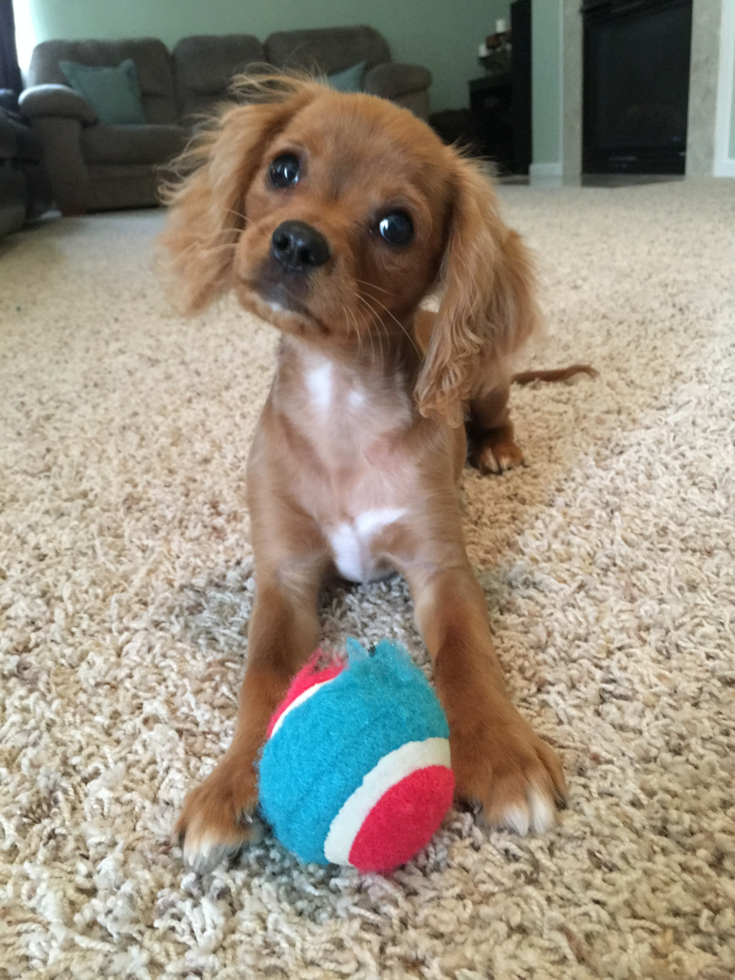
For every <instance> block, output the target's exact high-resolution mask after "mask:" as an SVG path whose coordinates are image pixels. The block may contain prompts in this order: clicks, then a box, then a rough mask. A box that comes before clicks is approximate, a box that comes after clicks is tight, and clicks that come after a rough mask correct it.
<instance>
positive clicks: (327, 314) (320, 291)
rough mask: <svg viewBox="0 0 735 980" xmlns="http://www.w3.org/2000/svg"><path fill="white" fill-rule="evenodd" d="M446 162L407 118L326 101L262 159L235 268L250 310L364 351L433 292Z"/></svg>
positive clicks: (375, 103)
mask: <svg viewBox="0 0 735 980" xmlns="http://www.w3.org/2000/svg"><path fill="white" fill-rule="evenodd" d="M446 156H447V151H446V149H445V147H444V146H443V145H442V144H441V142H440V141H439V139H438V138H437V137H436V136H435V135H434V134H433V133H432V132H431V130H429V129H428V127H426V126H424V125H423V124H421V123H420V122H419V121H418V120H417V119H414V117H413V116H411V115H410V114H409V113H407V112H400V111H399V110H397V109H396V108H395V107H394V106H392V105H391V104H390V103H389V102H386V101H383V100H379V99H374V98H369V97H366V96H362V97H354V98H351V99H349V98H348V99H345V98H343V97H341V96H339V95H338V94H336V93H332V92H330V91H328V90H321V91H320V93H319V95H318V96H317V97H316V98H315V99H314V100H313V101H312V102H310V103H309V104H307V105H306V106H305V107H304V108H303V109H302V110H301V111H300V112H298V113H297V114H296V115H295V116H294V117H293V118H292V119H290V120H289V121H288V122H287V123H286V125H285V126H284V128H283V130H282V131H281V132H279V133H278V135H277V136H275V138H273V139H272V140H271V141H270V142H268V143H267V144H266V145H265V146H264V147H263V155H262V158H261V159H260V161H259V165H258V167H257V169H256V171H255V173H254V176H253V179H252V183H251V184H250V186H249V187H248V189H247V191H246V193H245V195H244V211H245V214H246V215H247V224H246V226H245V228H244V229H243V231H242V234H241V235H240V238H239V240H238V242H237V245H236V249H235V255H234V259H233V269H232V273H233V282H234V288H235V289H236V291H237V295H238V297H239V299H240V302H241V303H242V304H243V306H245V307H247V308H249V309H251V310H252V311H253V312H255V313H257V314H258V315H260V316H262V317H264V318H265V319H267V320H268V321H270V322H271V323H272V324H273V325H274V326H276V327H279V328H280V329H282V330H284V331H287V332H295V333H298V334H300V335H302V336H305V337H307V338H310V339H312V340H313V341H314V342H316V343H319V342H326V343H327V344H332V343H346V344H359V343H361V342H364V340H365V338H366V336H367V335H368V334H369V333H370V331H373V330H375V329H377V321H378V320H380V321H381V322H382V323H383V324H384V327H383V329H386V330H388V331H392V330H394V329H395V330H398V329H400V328H399V327H398V325H397V322H396V321H401V320H405V318H406V317H407V316H409V315H410V314H412V312H413V311H414V310H415V308H416V306H417V304H418V302H419V301H420V300H421V298H422V297H423V296H424V295H425V293H426V292H427V291H428V289H429V288H430V287H431V285H432V283H433V282H434V281H435V280H436V278H437V274H438V271H439V263H440V261H441V256H442V252H443V247H444V242H445V239H446V231H447V219H448V214H449V206H450V197H451V184H450V178H449V170H448V166H447V161H446V159H445V158H446Z"/></svg>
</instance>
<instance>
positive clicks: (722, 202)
mask: <svg viewBox="0 0 735 980" xmlns="http://www.w3.org/2000/svg"><path fill="white" fill-rule="evenodd" d="M502 197H503V200H504V204H505V209H506V214H507V217H508V219H509V220H510V221H511V222H512V223H514V224H515V225H516V226H517V227H519V228H520V229H521V230H522V231H523V232H524V233H525V234H526V235H527V237H528V239H529V241H530V242H531V244H532V245H533V246H534V247H535V249H536V250H537V252H538V254H539V261H540V264H541V269H542V278H543V286H544V306H545V309H546V310H547V312H548V317H549V324H550V336H549V339H548V340H547V341H546V342H545V344H544V346H543V347H542V348H541V349H540V350H538V351H536V352H535V353H534V354H533V355H532V356H531V357H530V358H529V360H528V363H529V364H535V365H537V366H555V365H564V364H566V363H569V362H571V361H589V362H591V363H592V364H594V365H596V366H597V367H598V368H599V370H600V377H599V379H598V380H596V381H592V380H590V379H589V378H587V377H579V378H577V379H575V380H574V381H573V382H568V383H566V384H561V385H557V386H542V385H536V386H532V387H530V388H528V389H523V390H518V391H517V392H516V393H515V395H514V403H515V416H516V420H517V426H518V432H519V437H520V441H521V442H522V445H523V446H524V448H525V451H526V455H527V459H528V464H529V465H528V467H527V468H526V469H523V470H520V471H518V472H514V473H511V474H509V475H507V476H505V477H502V478H488V479H481V478H480V477H478V475H477V474H476V473H474V472H470V471H467V473H466V476H465V490H466V497H467V502H468V509H467V515H466V532H467V539H468V544H469V549H470V553H471V557H472V561H473V563H474V565H475V567H476V569H477V574H478V575H479V577H480V579H481V581H482V583H483V585H484V588H485V590H486V594H487V601H488V605H489V608H490V612H491V616H492V623H493V628H494V632H495V637H496V640H497V646H498V650H499V654H500V657H501V659H502V661H503V663H504V665H505V668H506V671H507V676H508V679H509V685H510V689H511V691H512V695H513V697H514V699H515V701H516V702H517V704H518V705H519V706H520V708H521V710H522V711H523V712H524V713H525V715H526V716H527V717H528V718H529V719H531V720H532V721H533V723H534V724H535V725H536V727H537V729H538V730H539V731H540V732H541V733H542V734H543V735H544V736H545V737H546V738H548V740H549V741H550V742H551V743H553V744H554V745H555V746H557V748H558V749H559V751H560V753H561V755H562V757H563V759H564V762H565V764H566V768H567V772H568V776H569V784H570V791H571V792H570V800H569V809H568V810H567V811H566V812H565V813H564V814H562V816H561V819H560V822H559V825H558V827H557V828H556V829H555V830H554V831H553V832H551V833H549V834H547V835H546V836H543V837H538V838H530V839H525V840H524V839H521V838H518V837H516V836H513V835H512V834H509V833H490V832H488V831H486V830H484V829H481V828H480V827H478V826H476V825H475V823H474V821H473V818H472V815H471V814H469V813H462V812H452V813H451V814H450V816H449V817H448V819H447V820H446V823H445V825H444V827H443V828H442V830H441V832H440V833H439V834H438V835H437V837H436V838H435V840H434V842H433V843H432V845H431V846H430V847H429V848H427V850H426V851H425V852H424V853H422V854H421V855H420V857H419V858H418V859H417V860H416V861H414V862H413V863H411V864H410V865H409V866H407V867H405V868H403V869H402V870H400V871H398V872H397V873H396V874H395V875H393V876H391V877H381V876H371V877H364V878H363V877H360V876H359V875H358V874H357V873H352V872H351V871H344V870H340V869H338V868H334V867H330V868H328V869H323V868H317V867H313V866H310V867H302V866H300V865H299V863H298V862H297V861H296V860H294V859H293V858H291V857H290V856H289V855H288V854H287V853H285V852H284V850H282V848H281V847H280V846H279V845H278V844H277V843H275V842H274V841H273V840H272V839H270V838H268V839H266V840H265V841H264V842H263V843H262V844H260V845H258V846H255V847H253V848H252V849H250V850H249V851H246V852H245V853H244V854H243V855H242V856H241V858H239V859H238V860H237V862H236V863H234V864H233V865H232V866H231V867H221V868H219V869H218V870H217V871H216V872H214V873H213V874H211V875H209V876H207V877H204V878H198V877H197V876H196V875H195V874H193V873H186V872H185V871H184V870H183V869H182V865H181V860H180V857H181V855H180V851H179V849H178V848H177V847H176V846H172V845H171V843H170V833H171V828H172V825H173V823H174V819H175V817H176V813H177V811H178V809H179V806H180V805H181V802H182V799H183V797H184V794H185V793H186V791H187V790H188V789H189V788H191V787H192V786H194V785H195V784H196V783H197V782H198V781H199V780H200V779H201V778H202V777H203V776H204V775H205V774H206V773H207V772H209V771H210V769H211V768H212V767H213V766H214V764H215V762H216V761H217V759H218V758H219V757H220V756H221V754H222V752H223V751H224V749H225V747H226V746H227V744H228V741H229V739H230V737H231V734H232V731H233V721H234V716H235V708H236V694H237V690H238V687H239V683H240V679H241V677H242V674H243V666H244V658H245V656H246V655H247V625H248V616H249V612H250V608H251V601H252V595H253V577H252V565H251V555H250V548H249V544H248V540H249V539H248V516H247V513H246V511H245V507H244V503H243V471H244V466H245V459H246V456H247V452H248V445H249V442H250V437H251V434H252V431H253V426H254V424H255V420H256V418H257V415H258V411H259V408H260V405H261V403H262V402H263V399H264V397H265V394H266V390H267V387H268V383H269V376H270V369H271V363H272V359H273V348H274V341H275V336H274V334H273V333H272V332H271V330H270V328H267V327H265V326H264V325H261V324H259V323H258V322H256V321H254V320H253V319H252V318H251V317H248V316H245V315H243V314H242V313H240V312H239V311H238V310H237V309H236V308H235V306H234V305H232V304H225V305H224V306H223V307H222V309H220V310H217V311H212V312H211V313H210V314H207V315H206V316H205V317H204V318H202V319H200V320H197V321H194V322H181V321H180V320H179V319H177V318H176V317H175V316H174V315H172V313H171V312H169V310H168V309H167V307H166V304H165V301H164V298H163V295H162V290H161V288H160V285H159V283H158V282H157V280H156V278H155V277H154V274H153V272H152V269H151V253H152V243H153V240H154V237H155V235H156V233H157V232H158V230H159V229H160V227H161V220H162V219H161V216H160V214H157V213H137V214H129V215H120V214H118V215H108V216H97V217H89V218H84V219H71V220H56V221H51V222H48V223H47V224H46V225H44V226H43V227H40V228H36V229H32V230H29V231H26V232H24V233H23V234H20V235H17V236H15V237H14V238H12V239H8V240H5V241H4V242H2V243H0V630H1V638H0V672H1V680H0V684H1V690H0V693H1V702H0V906H1V908H2V915H1V916H0V978H4V980H7V978H16V977H33V978H39V980H41V978H52V977H53V978H56V977H58V978H72V977H73V978H74V980H99V978H113V977H114V978H117V977H133V978H138V980H147V978H156V977H187V978H195V977H202V978H218V980H240V978H242V980H251V978H257V980H259V978H275V980H279V978H304V980H336V978H345V977H351V978H356V980H369V978H376V980H378V978H379V980H404V978H425V980H491V978H492V980H588V978H605V980H607V978H614V980H629V978H630V980H632V978H639V977H640V978H654V980H687V978H697V980H730V978H732V977H733V976H735V753H734V752H733V748H734V745H735V697H734V694H735V686H734V685H735V663H734V654H735V635H734V633H733V629H734V626H735V616H734V615H733V610H734V608H735V605H734V604H735V482H734V481H735V471H734V466H733V463H734V450H733V438H734V435H735V313H734V311H735V183H733V182H732V181H720V182H710V183H701V184H698V183H669V184H657V185H652V186H639V187H632V188H617V189H613V190H610V189H591V188H590V189H569V190H563V191H558V192H542V191H535V190H532V189H528V188H518V187H515V188H513V187H511V188H504V189H503V191H502ZM324 623H325V625H324V632H325V636H326V637H327V638H328V639H329V640H331V641H332V642H334V643H341V642H342V641H343V639H344V637H345V636H346V635H347V634H353V635H355V636H357V637H359V638H362V639H364V640H367V641H373V640H375V639H377V638H379V637H381V636H388V637H391V638H393V639H395V640H398V641H400V642H401V643H403V644H405V645H406V646H407V647H408V648H409V650H410V651H411V652H412V653H413V654H414V655H415V656H416V657H417V658H418V659H419V661H421V662H422V663H425V660H426V658H425V654H424V651H423V649H422V647H421V644H420V642H419V640H418V638H417V634H416V632H415V629H414V627H413V624H412V610H411V601H410V598H409V595H408V593H407V590H406V588H405V586H404V585H403V583H402V582H401V581H399V580H390V581H388V582H387V583H383V584H377V585H373V586H370V587H365V588H355V589H353V590H343V591H337V592H335V593H333V594H331V595H329V596H328V597H327V598H326V600H325V605H324Z"/></svg>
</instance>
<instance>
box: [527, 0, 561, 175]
mask: <svg viewBox="0 0 735 980" xmlns="http://www.w3.org/2000/svg"><path fill="white" fill-rule="evenodd" d="M561 15H562V10H561V3H560V0H532V6H531V16H532V18H533V21H532V23H533V31H532V36H531V58H532V65H533V67H532V82H533V89H532V100H533V109H532V115H533V162H534V163H560V162H561V158H562V147H561V111H562V88H561V56H562V17H561Z"/></svg>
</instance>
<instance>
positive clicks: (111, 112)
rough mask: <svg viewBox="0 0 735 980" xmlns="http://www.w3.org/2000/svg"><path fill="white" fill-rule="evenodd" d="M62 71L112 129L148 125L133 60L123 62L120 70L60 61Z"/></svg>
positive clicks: (101, 120) (118, 67) (103, 121)
mask: <svg viewBox="0 0 735 980" xmlns="http://www.w3.org/2000/svg"><path fill="white" fill-rule="evenodd" d="M59 68H61V70H62V71H63V73H64V74H65V75H66V77H67V79H68V80H69V84H70V85H71V87H72V88H73V89H74V90H75V91H77V92H79V94H80V95H83V96H84V98H85V99H86V100H87V102H89V104H90V105H91V106H92V108H93V109H94V111H95V112H96V113H97V115H98V117H99V120H100V122H101V123H105V124H106V125H108V126H120V125H126V124H127V125H138V126H142V125H143V124H144V123H145V113H144V112H143V103H142V102H141V99H140V88H139V86H138V75H137V73H136V71H135V63H134V61H133V60H132V58H126V59H125V61H121V62H120V64H119V65H118V66H117V68H96V67H95V68H93V67H92V66H91V65H79V64H77V63H76V62H75V61H60V62H59Z"/></svg>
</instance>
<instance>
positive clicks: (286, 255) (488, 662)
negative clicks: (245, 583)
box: [163, 78, 565, 871]
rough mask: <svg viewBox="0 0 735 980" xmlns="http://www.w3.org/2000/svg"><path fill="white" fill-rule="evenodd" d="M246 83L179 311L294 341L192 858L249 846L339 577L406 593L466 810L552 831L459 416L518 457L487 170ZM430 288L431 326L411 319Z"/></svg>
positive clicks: (255, 505)
mask: <svg viewBox="0 0 735 980" xmlns="http://www.w3.org/2000/svg"><path fill="white" fill-rule="evenodd" d="M241 87H242V89H243V90H244V92H245V93H246V94H247V96H248V98H249V99H251V100H252V99H256V100H260V101H255V102H251V103H250V104H246V105H235V106H230V107H228V108H226V109H224V110H223V111H222V113H221V114H220V116H219V117H218V119H217V120H216V122H215V123H214V125H213V126H212V127H211V128H210V129H209V130H208V131H207V132H206V133H204V134H203V135H202V136H201V137H200V139H199V141H198V143H197V144H196V145H195V147H194V148H193V149H192V150H191V151H190V152H189V154H188V157H187V162H188V164H189V165H193V166H194V168H195V169H194V170H193V172H191V173H190V175H189V176H188V177H187V178H185V179H184V180H183V181H182V182H180V183H178V184H175V185H172V186H171V187H170V188H169V191H168V194H167V198H168V202H169V204H170V205H171V213H170V217H169V221H168V226H167V229H166V231H165V232H164V236H163V242H164V245H165V246H166V248H167V249H168V252H169V255H170V259H171V268H172V271H173V274H174V277H175V282H176V288H177V293H178V297H179V299H180V301H181V306H182V308H183V310H184V312H186V313H196V312H197V311H199V310H201V309H203V308H204V307H205V306H206V305H207V304H208V303H210V302H211V301H212V300H213V299H214V298H215V297H216V296H218V295H220V294H222V293H224V292H225V291H227V290H230V289H234V290H235V293H236V295H237V297H238V299H239V301H240V303H241V304H242V306H243V307H244V308H245V309H246V310H249V311H251V312H252V313H255V314H256V315H257V316H259V317H262V318H263V319H265V320H267V321H268V322H269V323H271V324H272V325H273V326H274V327H276V328H278V329H279V330H280V331H282V334H283V337H282V340H281V346H280V352H279V357H278V364H277V368H276V374H275V378H274V381H273V386H272V388H271V392H270V395H269V397H268V401H267V403H266V406H265V408H264V410H263V414H262V416H261V419H260V423H259V426H258V429H257V432H256V434H255V439H254V442H253V446H252V450H251V454H250V460H249V464H248V504H249V507H250V513H251V517H252V529H253V549H254V552H255V561H256V577H257V597H256V602H255V608H254V610H253V615H252V620H251V623H250V633H249V644H248V658H247V668H246V672H245V680H244V683H243V686H242V691H241V693H240V708H239V715H238V723H237V730H236V733H235V737H234V739H233V742H232V745H231V746H230V748H229V749H228V751H227V753H226V754H225V756H224V758H223V759H222V761H221V762H220V763H219V765H218V766H217V768H216V769H215V770H214V772H213V773H212V774H211V775H210V776H209V777H208V778H207V779H206V780H205V782H204V783H203V784H202V785H201V786H199V787H198V788H197V789H195V790H194V791H193V792H192V793H191V794H190V795H189V796H188V798H187V800H186V803H185V806H184V810H183V813H182V814H181V817H180V819H179V823H178V830H179V833H180V837H181V839H182V840H183V846H184V856H185V859H186V861H187V862H188V863H189V864H190V865H191V866H193V867H194V868H196V869H197V870H200V871H203V870H206V869H208V868H210V867H212V866H213V864H215V863H216V862H217V861H218V860H219V859H220V858H221V857H222V856H223V855H224V854H226V853H227V852H228V851H229V850H231V849H236V848H238V847H239V846H240V845H241V844H242V843H243V842H245V841H246V840H247V839H248V838H249V836H251V834H252V833H253V820H252V816H253V812H254V810H255V807H256V805H257V780H256V770H255V768H254V763H255V762H256V758H257V755H258V751H259V749H260V747H261V744H262V742H263V739H264V733H265V729H266V725H267V722H268V719H269V717H270V715H271V713H272V711H273V709H274V707H275V706H276V704H277V702H278V700H279V699H280V698H281V697H282V695H283V694H284V692H285V690H286V688H287V686H288V683H289V679H290V678H291V676H292V675H293V673H294V672H295V671H296V670H297V669H298V668H299V667H300V666H301V664H302V663H303V662H304V660H305V658H306V657H307V656H308V655H309V654H310V653H311V651H312V650H313V649H314V648H315V647H316V646H317V644H318V641H319V635H320V627H319V621H318V618H317V599H318V594H319V589H320V586H321V584H322V582H323V580H324V578H325V576H327V575H328V574H329V573H330V572H337V573H339V574H340V575H342V576H343V577H345V578H347V579H350V580H353V581H368V580H370V579H373V578H376V577H379V576H381V575H385V574H388V573H390V572H391V571H393V570H397V571H399V572H401V573H402V574H403V575H404V576H405V577H406V579H407V580H408V583H409V585H410V588H411V592H412V595H413V599H414V603H415V610H416V620H417V623H418V626H419V628H420V630H421V635H422V637H423V639H424V641H425V643H426V645H427V647H428V649H429V652H430V654H431V656H432V659H433V663H434V676H435V682H436V687H437V690H438V693H439V696H440V698H441V701H442V703H443V705H444V708H445V710H446V713H447V717H448V720H449V726H450V730H451V751H452V766H453V768H454V772H455V776H456V782H457V790H458V794H459V796H460V797H461V798H463V799H467V800H471V801H474V802H476V803H477V804H479V805H480V806H481V807H482V812H483V814H484V816H485V818H486V819H487V820H488V821H489V822H490V823H491V824H493V825H496V826H506V827H510V828H513V829H515V830H517V831H518V832H519V833H522V834H523V833H526V832H527V831H528V830H529V829H534V830H544V829H546V828H548V827H549V826H550V825H551V824H552V823H553V820H554V814H555V804H556V803H559V802H561V801H562V800H563V797H564V791H565V786H564V776H563V774H562V768H561V765H560V764H559V761H558V759H557V757H556V755H555V754H554V752H553V751H552V750H551V749H550V748H549V747H548V745H546V744H545V743H544V742H543V741H542V740H541V739H540V738H538V737H537V736H536V735H535V734H534V732H533V731H532V729H531V727H530V726H529V725H528V723H527V722H526V721H524V719H523V718H522V717H521V716H520V714H519V713H518V711H517V710H516V709H515V708H514V707H513V705H512V704H511V703H510V701H509V699H508V696H507V694H506V692H505V688H504V685H503V679H502V676H501V671H500V667H499V664H498V661H497V658H496V656H495V653H494V651H493V645H492V641H491V637H490V626H489V622H488V614H487V609H486V604H485V598H484V595H483V593H482V590H481V588H480V586H479V584H478V582H477V580H476V578H475V576H474V575H473V572H472V569H471V567H470V564H469V561H468V559H467V555H466V553H465V547H464V543H463V540H462V522H461V518H460V511H459V505H458V492H457V489H458V482H459V478H460V474H461V472H462V467H463V465H464V461H465V455H466V438H465V430H464V427H463V425H462V422H463V419H464V418H465V415H466V413H468V412H469V413H470V415H471V418H472V420H473V426H474V436H475V443H476V446H477V452H478V453H479V458H480V459H481V460H482V459H483V458H485V459H490V458H492V460H493V461H494V465H490V466H488V467H486V468H490V469H493V468H495V469H503V468H506V467H507V466H508V465H513V463H514V462H517V461H518V460H519V459H520V452H519V451H518V450H517V447H515V445H514V443H513V438H512V429H511V428H510V423H509V421H508V417H507V400H508V387H509V384H510V380H511V377H512V375H511V369H510V359H511V356H512V355H513V354H514V353H515V352H516V351H517V350H518V348H519V347H520V346H521V345H522V344H523V342H524V341H525V340H526V339H527V338H528V337H529V336H530V335H531V333H532V332H533V331H534V329H535V327H536V325H537V322H538V311H537V307H536V302H535V297H534V281H533V273H532V269H531V264H530V261H529V256H528V253H527V251H526V249H525V247H524V245H523V243H522V242H521V239H520V238H519V236H518V235H517V234H516V233H515V232H514V231H511V230H510V229H509V228H508V227H506V225H505V224H503V222H502V220H501V219H500V217H499V215H498V211H497V202H496V198H495V194H494V192H493V189H492V187H491V185H490V183H489V182H488V180H487V179H486V177H485V175H484V173H483V172H482V169H481V167H479V166H478V165H477V164H475V163H473V162H471V161H469V160H467V159H463V158H462V157H461V156H459V155H458V154H457V153H456V152H455V151H454V150H452V149H451V148H449V147H446V146H444V145H443V144H442V143H441V141H440V140H439V139H438V137H437V136H436V135H435V134H434V133H433V132H432V131H431V130H430V129H429V127H428V126H426V125H425V124H424V123H422V122H420V121H419V120H418V119H416V118H415V117H414V116H413V115H411V113H410V112H408V111H407V110H404V109H400V108H398V107H397V106H395V105H393V104H391V103H390V102H387V101H384V100H382V99H379V98H376V97H373V96H368V95H345V94H341V93H337V92H333V91H331V90H330V89H328V88H325V87H323V86H322V85H320V84H318V83H316V82H314V81H310V80H305V79H289V78H281V79H270V80H266V81H261V82H253V81H249V80H247V79H245V80H243V81H242V83H241ZM437 288H440V290H441V301H440V306H439V310H438V313H437V314H436V316H435V317H433V316H432V315H431V314H417V309H418V306H419V304H420V302H421V301H422V300H423V299H424V298H425V297H426V296H427V294H429V293H430V292H432V291H433V290H435V289H437ZM422 341H423V342H424V343H422ZM424 348H425V353H422V350H423V349H424ZM516 454H517V455H516Z"/></svg>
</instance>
